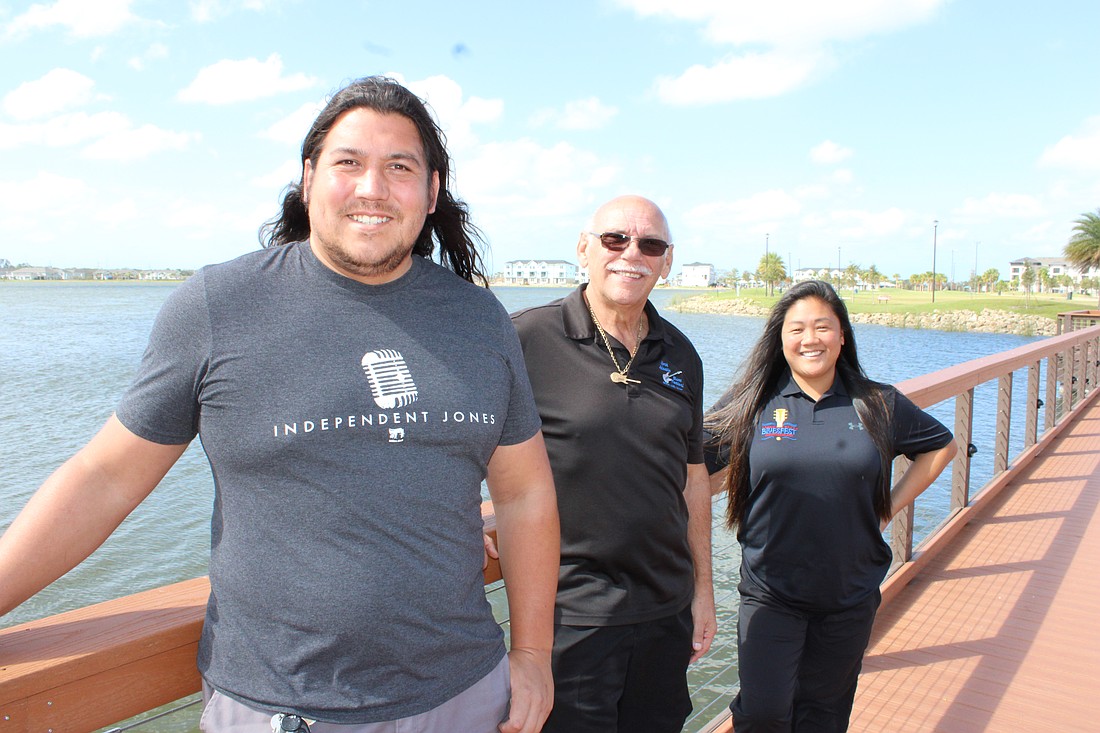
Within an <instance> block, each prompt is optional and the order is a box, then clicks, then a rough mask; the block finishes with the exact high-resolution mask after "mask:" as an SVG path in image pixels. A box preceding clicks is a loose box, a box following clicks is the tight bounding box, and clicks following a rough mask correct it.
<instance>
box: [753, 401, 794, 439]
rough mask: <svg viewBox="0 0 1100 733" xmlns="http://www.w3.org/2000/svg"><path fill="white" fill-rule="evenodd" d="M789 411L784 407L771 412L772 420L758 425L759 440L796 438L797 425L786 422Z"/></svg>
mask: <svg viewBox="0 0 1100 733" xmlns="http://www.w3.org/2000/svg"><path fill="white" fill-rule="evenodd" d="M790 414H791V413H790V412H788V411H787V410H786V409H785V408H782V407H780V408H777V409H776V410H775V412H773V413H772V416H773V417H774V419H775V421H774V422H768V423H764V424H763V425H761V426H760V439H761V440H772V439H775V440H798V425H796V424H795V423H789V422H787V418H788V417H790Z"/></svg>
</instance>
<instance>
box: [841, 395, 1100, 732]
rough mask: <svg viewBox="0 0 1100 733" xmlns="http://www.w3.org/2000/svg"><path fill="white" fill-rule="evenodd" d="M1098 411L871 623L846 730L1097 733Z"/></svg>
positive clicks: (1099, 587)
mask: <svg viewBox="0 0 1100 733" xmlns="http://www.w3.org/2000/svg"><path fill="white" fill-rule="evenodd" d="M1098 508H1100V406H1098V405H1096V404H1094V405H1092V406H1090V407H1089V408H1088V409H1087V410H1086V411H1085V412H1084V413H1083V414H1082V415H1081V416H1080V417H1079V418H1078V419H1077V420H1076V421H1075V423H1074V424H1073V425H1071V426H1069V427H1068V428H1067V429H1066V430H1065V431H1064V432H1063V433H1062V434H1061V435H1059V436H1058V437H1057V438H1056V439H1055V441H1054V442H1053V443H1052V445H1051V446H1050V447H1049V448H1048V450H1047V451H1045V452H1044V454H1043V456H1042V457H1041V458H1040V459H1038V460H1036V461H1035V462H1034V463H1033V464H1032V465H1030V466H1029V467H1028V469H1027V470H1026V471H1025V472H1024V473H1023V474H1022V475H1021V476H1020V477H1018V478H1017V479H1016V480H1015V481H1013V483H1012V485H1010V486H1008V487H1007V488H1006V489H1005V490H1004V491H1003V492H1002V493H1001V494H1000V495H998V496H997V497H996V498H995V499H994V500H993V501H991V502H990V503H989V504H988V506H986V507H984V508H983V509H982V510H981V511H980V512H978V513H977V514H975V516H974V517H973V518H972V519H971V521H970V522H969V523H968V524H967V526H966V527H964V528H963V529H962V530H961V531H960V532H959V534H958V536H957V537H956V538H955V540H954V541H953V543H952V546H951V547H950V548H948V549H946V550H944V551H943V552H941V553H940V554H939V555H937V556H936V557H935V558H934V559H933V560H932V561H931V562H930V563H929V565H928V567H927V568H926V569H925V571H924V572H923V573H921V575H920V576H919V577H918V578H917V579H916V580H915V581H914V582H913V583H911V584H910V585H909V586H907V587H906V588H905V589H903V590H902V591H901V592H900V593H899V595H898V596H897V598H896V599H895V600H894V602H893V603H891V604H890V605H889V606H887V607H885V608H883V610H882V612H881V613H880V615H879V619H878V622H877V624H876V628H875V634H874V636H873V638H872V642H871V647H870V649H868V652H867V656H866V658H865V661H864V671H863V674H862V676H861V679H860V686H859V692H858V693H857V696H856V704H855V709H854V711H853V714H852V723H851V730H852V731H864V732H867V733H871V732H872V731H874V732H876V733H877V732H879V731H919V732H924V731H952V732H953V733H954V732H956V731H958V732H964V731H1008V730H1051V731H1087V730H1096V729H1097V727H1100V699H1098V696H1097V693H1096V691H1097V690H1100V663H1097V662H1096V660H1097V659H1100V624H1098V623H1097V621H1096V619H1100V579H1098V578H1100V575H1098V572H1100V511H1098Z"/></svg>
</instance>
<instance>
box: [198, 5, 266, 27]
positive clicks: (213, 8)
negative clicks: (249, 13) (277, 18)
mask: <svg viewBox="0 0 1100 733" xmlns="http://www.w3.org/2000/svg"><path fill="white" fill-rule="evenodd" d="M189 5H190V10H191V19H192V20H194V21H196V22H198V23H208V22H210V21H212V20H215V19H217V18H221V17H223V16H226V15H229V14H230V13H232V12H235V11H237V10H264V9H266V8H267V7H268V6H269V5H271V2H269V1H268V0H236V1H232V0H191V3H190V4H189Z"/></svg>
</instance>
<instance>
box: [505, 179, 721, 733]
mask: <svg viewBox="0 0 1100 733" xmlns="http://www.w3.org/2000/svg"><path fill="white" fill-rule="evenodd" d="M670 239H671V237H670V234H669V228H668V222H667V220H666V219H665V216H664V214H663V213H662V212H661V210H660V209H659V208H658V207H657V206H656V205H655V204H654V203H653V202H652V201H648V200H647V199H644V198H641V197H638V196H622V197H619V198H616V199H613V200H612V201H609V202H608V203H606V204H604V205H603V206H601V207H600V208H599V210H597V211H596V213H595V215H594V216H593V217H592V220H591V222H590V223H589V225H588V226H587V227H586V228H585V229H584V231H582V232H581V235H580V240H579V241H578V243H577V257H578V258H579V261H580V264H581V266H583V267H587V268H588V271H589V282H588V284H587V285H581V286H580V287H579V288H577V290H575V291H574V292H573V293H571V294H570V295H568V296H567V297H565V298H562V299H561V300H557V301H554V302H552V303H548V304H546V305H543V306H539V307H535V308H529V309H527V310H524V311H521V312H519V313H516V314H513V316H512V321H513V323H515V325H516V330H517V331H518V333H519V336H520V342H521V344H522V346H523V352H524V358H525V361H526V364H527V371H528V374H529V376H530V378H531V385H532V387H533V388H534V391H535V402H536V403H537V405H538V409H539V414H540V415H541V417H542V423H543V428H542V429H543V434H544V436H545V438H546V445H547V450H548V452H549V454H550V465H551V468H552V469H553V472H554V483H555V485H556V486H557V490H558V508H559V512H560V516H561V533H562V541H561V569H560V573H559V578H558V595H557V603H556V608H555V629H554V651H553V669H554V681H555V692H554V709H553V711H552V712H551V714H550V718H549V720H547V722H546V725H545V726H544V727H543V731H544V732H549V733H559V732H560V733H585V732H586V731H592V732H593V733H597V732H598V733H607V732H608V731H647V732H651V733H663V732H664V731H668V732H669V733H673V732H674V731H679V730H680V729H681V728H682V726H683V723H684V720H685V719H686V718H687V715H688V714H689V713H690V712H691V701H690V699H689V696H688V689H687V680H686V671H687V667H688V665H689V664H690V663H691V662H693V661H695V660H696V659H698V658H699V657H701V656H702V655H703V654H705V653H706V651H707V650H708V649H709V647H710V644H711V641H712V640H713V638H714V632H715V626H716V624H715V615H714V591H713V587H712V583H711V562H710V516H711V514H710V492H709V487H708V477H707V472H706V469H705V467H704V464H703V447H702V445H703V438H702V417H703V404H702V400H703V367H702V362H701V360H700V359H699V355H698V354H697V353H696V351H695V348H694V347H693V346H692V345H691V343H690V342H689V341H688V339H687V337H685V336H684V334H682V333H681V332H680V331H679V330H677V329H676V328H675V327H674V326H672V325H671V324H669V323H667V322H666V321H665V320H663V319H662V318H661V316H660V315H659V314H658V313H657V310H656V308H654V307H653V305H652V304H651V303H649V294H650V292H652V290H653V287H654V285H656V284H657V281H658V280H659V279H660V278H662V277H667V276H668V274H669V271H670V269H671V267H672V249H673V248H672V245H671V244H670V243H669V242H670Z"/></svg>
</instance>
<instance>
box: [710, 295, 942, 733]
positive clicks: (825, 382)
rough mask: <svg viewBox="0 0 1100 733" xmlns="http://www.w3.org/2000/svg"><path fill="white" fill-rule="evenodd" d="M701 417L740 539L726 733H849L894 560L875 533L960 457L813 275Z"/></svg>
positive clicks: (787, 299)
mask: <svg viewBox="0 0 1100 733" xmlns="http://www.w3.org/2000/svg"><path fill="white" fill-rule="evenodd" d="M707 422H708V426H709V430H710V432H711V433H712V434H713V435H714V440H713V441H712V444H711V449H710V451H709V455H708V457H707V462H708V469H709V470H710V472H711V483H712V486H713V487H714V488H715V490H716V491H717V490H724V491H726V492H727V507H726V519H727V524H728V526H729V527H730V528H731V529H734V528H735V529H736V530H737V539H738V542H739V543H740V545H741V581H740V584H739V585H738V590H739V591H740V594H741V603H740V609H739V616H738V668H739V671H740V678H741V689H740V691H739V692H738V694H737V696H736V697H735V698H734V700H733V702H732V703H731V704H730V709H731V710H732V712H733V719H734V729H735V730H736V731H737V733H753V732H754V731H797V732H805V731H815V732H817V731H844V730H847V728H848V718H849V715H850V713H851V708H852V700H853V699H854V697H855V691H856V682H857V679H858V676H859V670H860V666H861V664H862V660H863V653H864V651H865V650H866V648H867V643H868V640H869V638H870V633H871V626H872V623H873V622H874V618H875V612H876V611H877V610H878V605H879V602H880V600H881V596H880V594H879V584H880V583H881V582H882V580H883V578H884V577H885V575H886V572H887V570H888V569H889V567H890V561H891V553H890V548H889V546H888V545H887V544H886V542H885V541H884V540H883V537H882V530H883V529H884V528H885V526H886V524H887V522H889V520H890V518H891V517H892V516H893V515H894V513H895V512H896V511H897V510H899V509H900V508H902V507H904V506H906V505H907V504H909V503H910V502H912V501H913V499H914V498H915V497H916V496H917V495H918V494H919V493H920V492H921V491H923V490H924V489H925V488H927V487H928V486H929V485H930V484H931V483H932V481H933V480H935V478H936V477H937V476H938V475H939V474H940V472H941V471H943V469H944V468H945V467H946V466H947V464H948V463H949V462H950V461H951V459H952V458H953V457H954V455H955V451H956V447H955V443H954V440H953V439H952V436H951V433H950V432H949V431H948V430H947V428H945V427H944V426H943V425H942V424H941V423H940V422H939V421H937V420H936V419H935V418H933V417H931V416H929V415H928V414H927V413H925V412H924V411H922V410H920V409H919V408H917V407H916V406H915V405H914V404H913V403H912V402H911V401H910V400H909V399H907V398H906V397H905V396H904V395H902V394H901V393H899V392H898V391H897V390H896V389H894V388H893V387H891V386H889V385H885V384H880V383H878V382H874V381H872V380H871V379H869V378H868V377H867V375H866V374H865V372H864V371H863V368H862V367H861V366H860V363H859V359H858V358H857V356H856V342H855V337H854V335H853V333H852V326H851V322H850V321H849V319H848V309H847V308H846V307H845V305H844V302H843V301H842V300H841V299H840V298H839V297H838V296H837V294H836V292H835V291H834V290H833V288H832V287H831V286H830V285H828V284H827V283H824V282H819V281H810V282H803V283H798V284H797V285H794V286H792V287H791V288H790V289H788V290H787V291H786V292H785V293H784V294H783V296H782V297H781V298H780V300H779V302H778V303H776V305H775V306H774V308H773V309H772V311H771V313H770V315H769V317H768V319H767V322H766V324H765V326H764V333H763V335H762V336H761V337H760V340H759V341H758V342H757V344H756V346H755V347H754V349H753V350H752V352H751V354H750V357H749V359H748V361H747V363H746V364H745V366H744V367H743V369H742V372H741V374H740V376H739V377H738V379H737V380H736V381H735V382H734V384H733V386H732V387H730V389H729V390H728V391H727V392H726V394H725V395H724V396H723V397H722V398H721V399H720V400H719V402H718V404H717V405H716V406H715V408H714V409H713V410H712V411H711V413H710V414H709V415H708V416H707ZM903 454H904V455H906V456H909V457H910V458H911V459H912V461H913V462H912V463H911V464H910V466H909V468H908V469H907V470H906V471H905V473H904V474H903V475H902V476H901V477H900V478H899V479H898V481H897V482H896V484H894V486H893V488H892V489H891V485H890V468H891V465H892V462H893V459H894V458H895V457H896V456H898V455H903Z"/></svg>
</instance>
